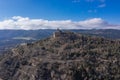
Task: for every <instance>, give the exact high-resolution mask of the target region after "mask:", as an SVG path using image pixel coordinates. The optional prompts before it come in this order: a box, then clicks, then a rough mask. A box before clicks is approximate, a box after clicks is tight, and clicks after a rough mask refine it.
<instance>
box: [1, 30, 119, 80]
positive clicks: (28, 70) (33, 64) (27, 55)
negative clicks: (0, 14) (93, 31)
mask: <svg viewBox="0 0 120 80" xmlns="http://www.w3.org/2000/svg"><path fill="white" fill-rule="evenodd" d="M119 79H120V41H117V40H109V39H105V38H100V37H95V36H85V35H81V34H77V33H73V32H67V31H66V32H63V31H60V30H58V31H57V32H55V33H54V34H53V35H52V36H50V37H48V38H46V39H43V40H40V41H37V42H34V43H28V44H23V45H19V46H17V47H16V48H14V49H12V50H10V51H7V52H6V54H5V55H3V56H2V57H0V80H119Z"/></svg>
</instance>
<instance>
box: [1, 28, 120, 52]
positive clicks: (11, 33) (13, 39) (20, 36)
mask: <svg viewBox="0 0 120 80" xmlns="http://www.w3.org/2000/svg"><path fill="white" fill-rule="evenodd" d="M55 31H56V30H52V29H40V30H0V34H1V36H0V51H2V50H4V49H5V48H9V47H14V46H16V45H18V44H21V43H29V42H34V41H37V40H39V39H44V38H46V37H49V36H50V35H52V34H53V32H55ZM69 31H72V32H77V33H80V34H85V35H94V36H100V37H104V38H109V39H120V35H119V34H120V30H114V29H91V30H81V29H78V30H77V29H76V30H74V29H71V30H69Z"/></svg>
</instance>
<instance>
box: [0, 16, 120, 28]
mask: <svg viewBox="0 0 120 80" xmlns="http://www.w3.org/2000/svg"><path fill="white" fill-rule="evenodd" d="M57 28H61V29H93V28H96V29H120V25H113V24H110V23H108V22H106V21H104V20H103V19H101V18H93V19H87V20H84V21H72V20H54V21H50V20H44V19H30V18H28V17H21V16H14V17H12V18H10V19H7V20H3V21H0V29H24V30H36V29H57Z"/></svg>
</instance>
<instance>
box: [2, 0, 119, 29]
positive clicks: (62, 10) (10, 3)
mask: <svg viewBox="0 0 120 80" xmlns="http://www.w3.org/2000/svg"><path fill="white" fill-rule="evenodd" d="M119 21H120V0H0V29H25V30H30V29H56V28H61V29H120V23H119Z"/></svg>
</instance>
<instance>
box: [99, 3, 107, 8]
mask: <svg viewBox="0 0 120 80" xmlns="http://www.w3.org/2000/svg"><path fill="white" fill-rule="evenodd" d="M98 7H99V8H104V7H106V4H105V3H104V4H100V5H98Z"/></svg>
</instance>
